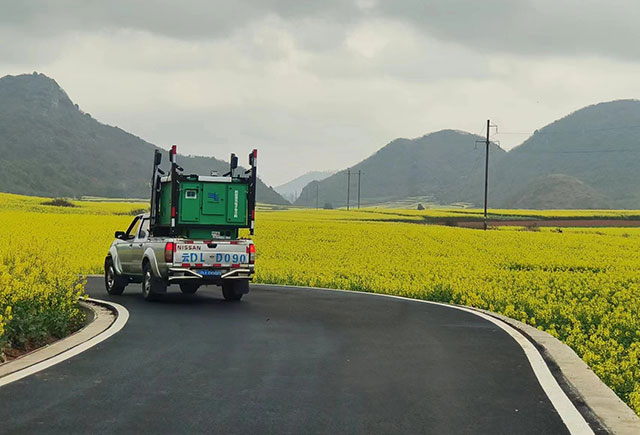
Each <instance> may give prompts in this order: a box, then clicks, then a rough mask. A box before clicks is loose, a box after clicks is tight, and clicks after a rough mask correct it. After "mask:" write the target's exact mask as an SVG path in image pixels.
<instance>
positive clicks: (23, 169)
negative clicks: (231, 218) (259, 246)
mask: <svg viewBox="0 0 640 435" xmlns="http://www.w3.org/2000/svg"><path fill="white" fill-rule="evenodd" d="M156 148H157V147H156V146H155V145H153V144H151V143H149V142H146V141H144V140H143V139H141V138H139V137H137V136H134V135H132V134H130V133H127V132H126V131H124V130H122V129H120V128H118V127H112V126H108V125H105V124H101V123H100V122H98V121H96V120H95V119H93V118H92V117H91V116H90V115H89V114H88V113H84V112H82V111H81V110H80V108H79V107H78V105H77V104H74V103H73V102H72V101H71V99H70V98H69V97H68V96H67V94H66V93H65V91H64V90H63V89H62V88H61V87H60V86H58V84H57V83H56V82H55V81H54V80H53V79H51V78H49V77H47V76H45V75H44V74H36V73H34V74H25V75H19V76H5V77H3V78H0V155H2V158H0V191H3V192H11V193H19V194H26V195H39V196H65V197H80V196H83V195H91V196H104V197H117V198H146V197H148V196H149V180H150V177H151V165H152V158H153V150H154V149H156ZM166 156H167V155H166V153H165V157H164V161H165V162H167V157H166ZM178 161H179V164H180V165H181V166H182V167H183V168H184V169H185V172H187V173H199V174H209V173H210V172H211V171H212V170H216V171H219V172H222V171H225V170H226V169H227V168H228V163H227V162H223V161H221V160H217V159H215V158H212V157H189V156H179V157H178ZM165 166H166V163H165ZM258 201H259V202H264V203H269V204H287V203H288V202H287V201H286V200H285V199H284V198H282V197H281V196H280V195H279V194H278V193H277V192H275V191H274V190H273V189H271V188H269V187H267V186H266V185H265V184H264V183H262V182H261V181H260V182H259V185H258Z"/></svg>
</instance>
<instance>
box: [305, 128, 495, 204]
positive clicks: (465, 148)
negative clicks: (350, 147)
mask: <svg viewBox="0 0 640 435" xmlns="http://www.w3.org/2000/svg"><path fill="white" fill-rule="evenodd" d="M476 140H482V138H481V137H480V136H476V135H472V134H470V133H465V132H461V131H455V130H443V131H439V132H436V133H432V134H428V135H425V136H423V137H420V138H417V139H396V140H394V141H392V142H390V143H389V144H387V145H386V146H385V147H383V148H382V149H380V150H379V151H378V152H376V153H375V154H374V155H372V156H371V157H369V158H367V159H365V160H363V161H362V162H360V163H358V164H357V165H354V166H353V167H352V168H351V185H350V186H351V204H352V205H354V206H355V204H356V200H357V190H358V170H360V171H362V175H361V202H362V204H370V203H379V202H385V201H389V200H393V199H400V198H407V197H416V196H428V197H433V198H434V201H437V202H439V203H441V204H448V203H452V202H456V201H460V198H462V197H473V196H474V195H476V196H478V200H481V199H480V197H479V195H481V194H482V189H481V186H480V184H481V181H482V174H483V173H484V172H483V171H484V145H478V146H477V147H476V144H475V141H476ZM504 155H505V152H504V151H503V150H502V149H501V148H499V147H497V146H496V145H493V144H492V146H491V159H490V163H491V168H492V169H493V168H494V167H495V165H496V164H497V162H499V161H500V159H501V158H502V157H503V156H504ZM315 186H316V182H313V183H311V184H309V185H307V186H306V187H305V188H304V189H303V190H302V192H301V194H300V197H299V198H298V200H297V201H296V202H295V204H297V205H305V206H313V205H315V203H316V187H315ZM317 192H318V195H319V199H318V203H319V205H320V206H321V207H322V206H323V205H324V204H325V203H330V204H331V205H332V206H333V207H342V206H345V205H346V202H347V171H346V170H342V171H340V172H338V173H336V174H334V175H332V176H331V177H328V178H326V179H325V180H322V181H320V182H318V190H317Z"/></svg>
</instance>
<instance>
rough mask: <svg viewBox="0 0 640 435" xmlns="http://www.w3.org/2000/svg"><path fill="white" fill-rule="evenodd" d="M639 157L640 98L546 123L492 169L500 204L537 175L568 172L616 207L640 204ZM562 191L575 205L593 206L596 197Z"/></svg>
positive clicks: (508, 203) (528, 202)
mask: <svg viewBox="0 0 640 435" xmlns="http://www.w3.org/2000/svg"><path fill="white" fill-rule="evenodd" d="M639 159H640V101H637V100H619V101H612V102H608V103H600V104H596V105H593V106H588V107H585V108H584V109H581V110H578V111H576V112H574V113H572V114H570V115H568V116H566V117H564V118H562V119H560V120H558V121H555V122H553V123H551V124H549V125H547V126H546V127H543V128H541V129H540V130H538V131H536V132H535V133H534V134H533V136H531V137H530V138H528V139H527V140H526V141H525V142H524V143H523V144H522V145H520V146H518V147H516V148H514V149H513V150H511V151H509V153H508V154H507V155H506V156H505V158H504V159H502V160H501V161H500V164H499V165H498V167H497V168H496V171H495V173H492V175H493V176H492V189H493V195H494V196H493V197H494V198H495V203H494V204H495V206H497V207H509V206H511V205H512V204H513V195H514V194H515V193H517V192H520V191H523V190H524V189H526V187H527V186H528V185H529V184H530V183H531V182H532V181H533V180H536V179H539V178H540V177H545V176H548V175H551V174H565V175H567V176H571V177H574V179H577V180H579V181H580V182H582V183H584V185H586V186H589V189H595V191H597V192H599V194H600V195H602V197H603V198H605V199H606V201H607V203H608V204H609V205H610V207H613V208H640V177H639V176H638V173H640V160H639ZM548 181H553V178H550V179H548ZM565 181H566V180H565ZM546 196H547V197H548V195H546ZM556 196H557V199H556V200H555V201H556V202H558V203H561V202H562V201H565V202H566V203H567V204H569V203H570V204H571V206H570V208H591V207H590V204H592V200H593V198H592V196H591V195H587V196H586V197H585V199H584V202H583V201H577V200H576V198H569V197H567V196H565V195H561V194H560V193H559V192H557V193H556ZM536 201H537V200H535V199H534V198H533V197H530V199H528V200H526V201H525V199H522V198H521V199H520V200H519V204H521V205H522V206H525V207H532V206H533V205H532V204H535V203H536ZM565 208H569V205H567V206H566V207H565Z"/></svg>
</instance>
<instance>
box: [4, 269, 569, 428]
mask: <svg viewBox="0 0 640 435" xmlns="http://www.w3.org/2000/svg"><path fill="white" fill-rule="evenodd" d="M139 287H140V285H139V284H134V285H131V286H130V287H128V288H127V290H126V291H125V294H124V295H122V296H108V295H107V294H106V293H105V291H104V289H103V285H102V281H101V280H100V279H97V278H89V282H88V285H87V291H88V293H89V294H90V295H91V296H92V297H95V298H100V299H105V300H112V301H115V302H118V303H120V304H122V305H124V306H126V307H127V309H128V310H129V312H130V315H131V317H130V319H129V322H128V323H127V325H126V326H125V327H124V329H123V330H122V331H120V332H119V333H117V334H116V335H115V336H113V337H111V338H109V339H108V340H106V341H104V342H102V343H101V344H99V345H97V346H95V347H93V348H91V349H89V350H88V351H86V352H84V353H82V354H80V355H78V356H76V357H74V358H71V359H70V360H67V361H65V362H63V363H61V364H58V365H56V366H54V367H51V368H49V369H47V370H44V371H42V372H40V373H37V374H35V375H32V376H29V377H27V378H24V379H22V380H20V381H17V382H14V383H12V384H9V385H6V386H4V387H2V388H0V404H1V405H0V422H1V423H0V432H3V433H11V434H16V433H43V432H59V433H71V432H74V433H131V432H138V433H193V432H213V433H225V434H226V433H241V434H259V433H272V434H282V433H326V434H334V433H363V434H364V433H366V434H377V433H385V434H387V433H398V434H409V433H412V434H413V433H434V434H436V433H437V434H447V433H451V434H466V433H468V434H478V433H487V434H526V433H530V434H543V433H544V434H562V433H567V430H566V428H565V426H564V424H563V423H562V420H561V419H560V417H559V415H558V414H557V413H556V411H555V410H554V408H553V406H552V405H551V403H550V401H549V399H548V398H547V397H546V396H545V394H544V392H543V390H542V389H541V387H540V386H539V384H538V381H537V379H536V378H535V376H534V374H533V372H532V370H531V368H530V365H529V363H528V361H527V359H526V357H525V355H524V352H523V351H522V349H521V348H520V347H519V345H518V344H517V343H516V342H515V341H514V340H513V339H512V338H511V337H510V336H509V335H508V334H507V333H505V332H504V331H502V330H501V329H500V328H498V327H497V326H495V325H494V324H492V323H490V322H488V321H486V320H484V319H482V318H480V317H477V316H475V315H473V314H470V313H467V312H463V311H460V310H455V309H451V308H447V307H443V306H438V305H431V304H422V303H415V302H410V301H404V300H396V299H390V298H381V297H373V296H367V295H362V294H354V293H348V292H331V291H322V290H311V289H299V288H281V287H267V286H260V287H253V288H252V291H251V293H250V294H249V295H247V296H245V299H244V300H243V301H242V302H240V303H233V302H225V301H223V300H222V297H221V294H220V290H219V288H218V287H215V286H211V287H207V288H203V289H201V290H200V291H198V293H197V294H196V295H193V296H186V295H182V294H181V293H180V292H179V290H178V289H177V287H176V286H171V287H170V288H169V292H170V293H169V294H167V295H166V296H165V297H164V298H163V299H162V301H160V302H157V303H148V302H145V301H144V300H143V299H142V297H141V294H140V291H139ZM174 287H175V288H174Z"/></svg>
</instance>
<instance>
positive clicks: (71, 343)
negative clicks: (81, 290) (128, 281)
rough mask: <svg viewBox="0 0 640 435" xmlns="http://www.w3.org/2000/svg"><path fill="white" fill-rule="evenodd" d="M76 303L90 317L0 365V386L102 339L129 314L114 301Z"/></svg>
mask: <svg viewBox="0 0 640 435" xmlns="http://www.w3.org/2000/svg"><path fill="white" fill-rule="evenodd" d="M79 303H80V305H81V306H83V308H86V309H89V310H91V311H92V312H93V320H92V321H90V323H89V324H87V325H86V326H84V327H83V328H82V329H80V330H79V331H77V332H75V333H73V334H71V335H70V336H68V337H65V338H63V339H61V340H58V341H56V342H55V343H51V344H49V345H47V346H44V347H41V348H39V349H36V350H34V351H32V352H29V353H27V354H25V355H22V356H20V357H18V358H16V359H15V360H12V361H8V362H6V363H3V364H0V387H2V386H3V385H6V384H9V383H11V382H14V381H17V380H19V379H22V378H24V377H26V376H29V375H30V374H33V373H37V372H38V371H40V370H44V369H45V368H47V367H51V366H52V365H55V364H57V363H59V362H61V361H64V360H66V359H68V358H71V357H72V356H75V355H77V354H79V353H80V352H83V351H84V350H87V349H89V348H90V347H92V346H94V345H96V344H98V343H99V342H101V341H103V340H106V339H107V338H108V337H110V336H111V335H113V334H115V333H116V332H118V331H119V330H120V329H122V327H123V326H124V324H125V323H126V321H127V319H128V317H129V316H128V314H129V313H128V312H127V310H126V309H124V307H120V306H119V305H117V304H111V303H106V302H102V301H98V300H94V299H88V300H87V301H86V302H85V301H80V302H79Z"/></svg>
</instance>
